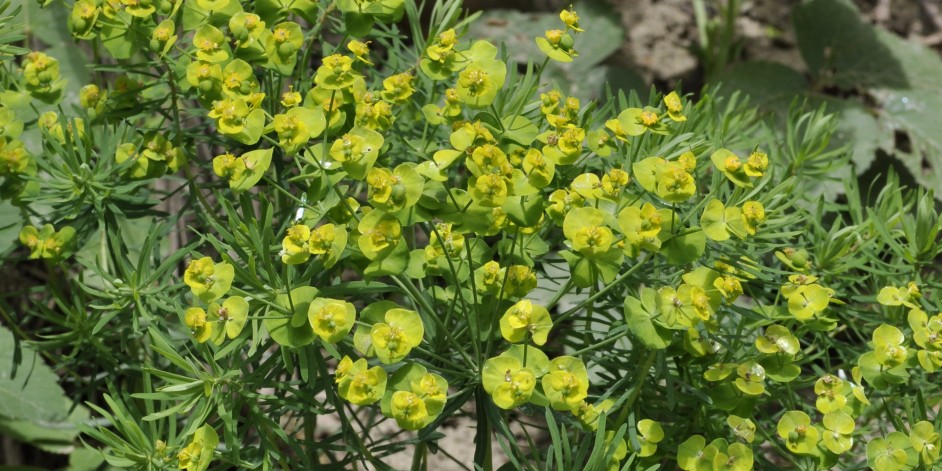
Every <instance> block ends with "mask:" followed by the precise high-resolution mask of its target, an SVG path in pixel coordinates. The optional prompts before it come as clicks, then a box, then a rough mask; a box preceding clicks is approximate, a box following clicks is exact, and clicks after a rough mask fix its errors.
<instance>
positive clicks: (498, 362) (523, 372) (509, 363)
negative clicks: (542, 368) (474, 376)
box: [481, 355, 537, 409]
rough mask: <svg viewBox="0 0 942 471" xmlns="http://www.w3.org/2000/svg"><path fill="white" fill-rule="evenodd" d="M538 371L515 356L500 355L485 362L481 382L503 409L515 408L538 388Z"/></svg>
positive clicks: (527, 399)
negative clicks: (524, 364) (525, 365)
mask: <svg viewBox="0 0 942 471" xmlns="http://www.w3.org/2000/svg"><path fill="white" fill-rule="evenodd" d="M536 379H537V377H536V373H535V372H534V371H533V369H531V368H527V367H524V366H523V363H522V362H521V361H520V360H519V359H518V358H515V357H512V356H509V355H500V356H497V357H494V358H490V359H488V360H487V361H486V362H484V368H483V369H482V370H481V382H482V383H483V385H484V390H485V391H486V392H487V393H488V394H490V395H491V398H492V399H493V400H494V404H496V405H497V407H500V408H501V409H513V408H515V407H518V406H520V405H522V404H525V403H526V402H527V401H529V400H530V397H531V396H532V394H533V391H534V389H535V388H536Z"/></svg>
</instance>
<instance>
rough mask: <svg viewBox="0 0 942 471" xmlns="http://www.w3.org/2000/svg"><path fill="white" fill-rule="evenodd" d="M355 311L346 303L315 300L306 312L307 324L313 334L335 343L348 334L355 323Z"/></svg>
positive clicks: (336, 300)
mask: <svg viewBox="0 0 942 471" xmlns="http://www.w3.org/2000/svg"><path fill="white" fill-rule="evenodd" d="M356 316H357V311H356V308H355V307H353V304H350V303H348V302H346V301H341V300H339V299H330V298H317V299H315V300H313V301H311V305H310V306H309V307H308V310H307V318H308V322H310V324H311V328H312V329H314V334H316V335H317V336H318V337H320V338H321V339H322V340H323V341H325V342H328V343H337V342H339V341H340V340H342V339H343V338H344V337H346V336H347V334H348V333H350V330H351V329H353V324H354V323H355V322H356Z"/></svg>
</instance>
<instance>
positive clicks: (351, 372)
mask: <svg viewBox="0 0 942 471" xmlns="http://www.w3.org/2000/svg"><path fill="white" fill-rule="evenodd" d="M386 380H387V377H386V371H385V370H384V369H382V368H381V367H379V366H374V367H372V368H368V367H367V363H366V359H363V358H360V359H359V360H357V361H355V362H354V361H352V360H351V359H350V357H348V356H344V357H343V359H342V360H340V364H339V365H337V371H336V375H335V382H336V383H337V393H338V394H339V395H340V397H342V398H343V399H344V400H346V401H347V402H349V403H351V404H355V405H358V406H365V405H369V404H374V403H376V402H377V401H379V400H381V399H382V398H383V395H384V394H385V393H386Z"/></svg>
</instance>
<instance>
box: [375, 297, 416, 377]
mask: <svg viewBox="0 0 942 471" xmlns="http://www.w3.org/2000/svg"><path fill="white" fill-rule="evenodd" d="M424 336H425V325H424V324H423V323H422V318H421V317H419V313H417V312H415V311H410V310H408V309H401V308H395V309H390V310H388V311H386V314H385V316H384V317H383V322H377V323H375V324H373V327H372V328H371V329H370V340H371V341H372V344H373V348H374V349H375V353H376V356H377V357H378V358H379V361H381V362H383V363H386V364H390V363H396V362H397V361H400V360H402V359H403V358H405V357H406V356H407V355H408V354H409V352H410V351H412V349H413V348H415V347H418V346H419V344H421V343H422V338H423V337H424Z"/></svg>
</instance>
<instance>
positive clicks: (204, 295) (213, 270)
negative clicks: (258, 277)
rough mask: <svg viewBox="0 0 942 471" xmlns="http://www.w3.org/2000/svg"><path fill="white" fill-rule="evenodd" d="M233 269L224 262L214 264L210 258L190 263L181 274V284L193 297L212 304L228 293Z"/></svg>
mask: <svg viewBox="0 0 942 471" xmlns="http://www.w3.org/2000/svg"><path fill="white" fill-rule="evenodd" d="M234 277H235V269H234V268H233V267H232V265H230V264H228V263H226V262H219V263H214V262H213V259H212V258H210V257H203V258H200V259H196V260H192V261H190V264H189V265H187V267H186V271H185V272H184V273H183V282H184V283H186V285H187V286H189V287H190V290H191V291H192V292H193V296H196V297H197V298H199V299H200V300H201V301H203V302H206V303H208V302H212V301H215V300H217V299H219V298H221V297H222V296H223V295H225V294H226V293H228V292H229V287H230V286H232V280H233V278H234Z"/></svg>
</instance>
